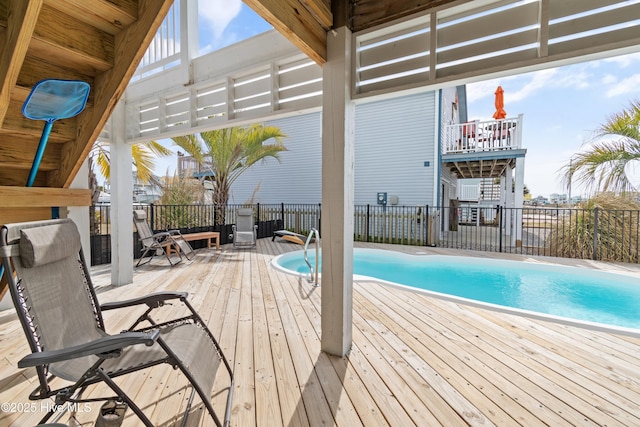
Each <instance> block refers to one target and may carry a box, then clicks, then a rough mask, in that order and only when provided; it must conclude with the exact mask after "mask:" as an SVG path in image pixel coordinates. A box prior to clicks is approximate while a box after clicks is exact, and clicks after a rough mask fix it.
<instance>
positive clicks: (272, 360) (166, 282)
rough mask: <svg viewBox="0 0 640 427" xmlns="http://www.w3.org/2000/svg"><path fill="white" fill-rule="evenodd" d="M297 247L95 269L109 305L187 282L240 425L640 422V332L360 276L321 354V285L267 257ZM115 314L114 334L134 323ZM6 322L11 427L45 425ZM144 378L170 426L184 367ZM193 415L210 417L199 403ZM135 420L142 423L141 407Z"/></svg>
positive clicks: (12, 325) (2, 365)
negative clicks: (231, 384)
mask: <svg viewBox="0 0 640 427" xmlns="http://www.w3.org/2000/svg"><path fill="white" fill-rule="evenodd" d="M376 246H378V247H379V246H380V245H376ZM386 248H393V249H396V250H403V251H407V252H412V253H415V252H423V253H425V252H426V253H430V252H436V251H434V250H431V249H429V248H416V247H401V246H386ZM297 249H300V246H298V245H294V244H291V243H287V242H285V241H282V240H280V239H278V241H275V242H272V241H271V239H262V240H260V241H259V242H258V246H257V248H256V249H248V250H247V249H240V250H233V249H232V248H231V247H229V246H224V247H223V248H222V251H214V250H207V249H201V250H198V251H197V256H196V258H195V259H194V260H193V261H191V262H183V263H181V264H179V265H177V266H176V267H173V268H170V267H168V266H167V265H166V264H165V263H163V262H162V261H160V259H159V258H158V259H157V260H154V261H153V262H152V263H151V265H146V266H143V267H141V268H139V269H138V270H137V271H136V274H135V279H134V284H133V285H130V286H126V287H122V288H113V287H111V286H110V285H109V281H110V275H109V271H108V268H105V267H102V268H95V269H94V274H93V277H94V280H95V283H96V287H97V290H98V296H99V298H100V300H102V301H108V300H116V299H124V298H127V297H131V296H134V295H142V294H146V293H149V292H153V291H158V290H163V289H170V290H186V291H189V293H190V295H191V296H190V301H191V302H192V303H193V304H194V305H195V306H196V307H198V308H199V311H200V313H201V314H202V315H203V317H204V318H205V319H208V322H209V325H210V328H211V329H212V331H213V332H214V334H216V335H217V336H219V337H220V340H221V344H222V346H223V348H224V351H225V352H226V354H227V357H228V358H229V359H230V362H231V364H232V366H233V368H234V371H235V376H236V388H235V397H234V405H233V416H232V425H234V426H242V427H244V426H253V425H256V426H269V427H272V426H306V425H314V426H315V425H339V426H346V427H352V426H357V425H363V426H377V425H391V426H402V427H404V426H410V425H417V426H436V425H444V426H459V425H460V426H461V425H477V426H489V425H502V426H514V425H526V426H536V425H552V426H561V425H562V426H564V425H576V426H585V425H607V426H637V425H640V406H639V403H638V402H640V351H639V350H640V339H636V338H629V337H624V336H617V335H611V334H607V333H602V332H593V331H589V330H584V329H577V328H572V327H568V326H562V325H558V324H552V323H545V322H541V321H535V320H531V319H527V318H523V317H517V316H512V315H506V314H501V313H496V312H491V311H486V310H482V309H479V308H472V307H468V306H462V305H458V304H454V303H451V302H445V301H442V300H437V299H433V298H429V297H426V296H423V295H419V294H416V293H413V292H409V291H404V290H400V289H396V288H391V287H387V286H384V285H380V284H377V283H373V282H360V283H356V284H355V286H354V318H353V322H354V331H353V349H352V351H351V352H350V354H349V355H348V357H346V358H344V359H342V358H338V357H333V356H329V355H327V354H325V353H322V352H321V351H320V313H319V310H320V289H319V288H313V287H311V286H310V285H308V284H307V283H306V282H305V281H302V282H300V281H299V279H298V278H296V277H294V276H290V275H285V274H283V273H280V272H278V271H276V270H275V269H273V268H271V267H270V266H269V262H270V260H271V259H272V258H273V257H274V256H275V255H277V254H279V253H281V252H284V251H290V250H297ZM437 252H438V253H454V252H447V251H443V250H438V251H437ZM456 253H459V252H456ZM466 254H468V253H466ZM482 255H483V256H495V254H494V255H491V254H482ZM511 258H515V257H511ZM547 260H548V259H547ZM566 262H568V261H565V263H566ZM574 263H575V262H574ZM578 264H583V265H591V266H593V265H594V266H596V267H603V266H604V267H606V268H617V269H622V270H624V269H629V270H633V271H631V273H632V274H636V275H638V276H639V277H640V273H638V269H637V268H636V267H635V266H617V267H616V266H611V265H607V264H602V263H591V262H578ZM108 314H109V315H110V317H107V318H106V323H107V325H108V329H109V330H110V331H118V330H119V328H121V327H122V326H123V325H124V324H126V323H127V322H128V321H129V320H130V319H127V318H122V317H118V318H115V317H113V316H112V313H108ZM0 325H1V328H0V354H1V355H2V356H1V358H0V403H2V404H6V403H8V404H9V406H7V405H3V406H2V413H1V414H0V425H3V426H8V425H11V426H31V425H35V424H37V421H38V420H39V418H40V416H41V412H40V408H43V407H46V404H42V405H41V404H40V402H36V405H37V406H34V405H30V406H23V405H24V404H29V401H28V400H27V395H28V393H29V392H30V391H31V390H32V389H33V388H34V381H35V375H34V371H33V370H30V369H29V370H20V369H18V368H17V367H16V363H17V361H18V360H19V359H20V358H21V357H22V356H24V355H25V354H27V353H28V350H27V345H26V341H25V339H24V338H23V335H22V331H21V328H20V325H19V324H18V322H17V320H16V317H15V314H14V313H13V311H12V310H10V311H4V312H0ZM137 375H138V376H137V379H135V380H132V379H127V380H124V381H123V382H122V384H123V386H126V387H128V389H129V390H130V391H131V394H132V395H135V396H137V397H136V399H137V401H138V403H140V404H141V407H142V408H143V410H145V412H147V413H150V414H151V416H152V418H153V419H154V422H155V423H156V425H158V426H169V425H173V423H174V422H175V416H176V412H178V410H179V408H180V407H182V406H183V405H184V402H185V388H184V386H183V383H182V382H181V378H180V376H179V375H178V373H177V372H176V371H173V370H170V369H167V368H164V367H161V368H154V369H153V370H150V371H148V372H145V373H139V374H137ZM214 401H215V402H216V404H218V405H221V402H218V400H217V399H214ZM49 405H51V403H49ZM97 408H98V404H93V405H91V406H89V407H84V406H81V407H79V409H80V410H79V411H78V412H77V413H76V419H77V420H78V421H79V422H80V423H81V425H82V426H91V425H93V420H95V417H96V415H97V411H98V409H97ZM27 409H28V411H27ZM33 409H35V413H34V412H33ZM221 411H222V409H221ZM190 420H191V423H190V425H210V424H212V423H211V421H210V419H209V418H208V417H206V416H202V410H197V411H195V413H194V416H193V417H192V418H191V419H190ZM61 421H63V422H68V421H69V415H68V414H67V413H65V414H64V415H63V416H62V420H61ZM125 425H130V426H136V425H138V423H137V420H136V419H135V418H134V417H133V416H132V414H131V411H128V416H127V419H126V420H125Z"/></svg>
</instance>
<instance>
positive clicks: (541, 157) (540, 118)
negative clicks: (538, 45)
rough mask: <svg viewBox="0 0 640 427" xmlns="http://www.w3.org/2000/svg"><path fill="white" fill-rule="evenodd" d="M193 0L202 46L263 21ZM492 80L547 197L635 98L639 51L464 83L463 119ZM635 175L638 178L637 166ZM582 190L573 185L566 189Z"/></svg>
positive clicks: (212, 1) (489, 98)
mask: <svg viewBox="0 0 640 427" xmlns="http://www.w3.org/2000/svg"><path fill="white" fill-rule="evenodd" d="M198 1H199V11H198V12H199V16H200V22H199V29H200V34H199V38H200V52H201V53H202V54H204V53H207V52H211V51H213V50H216V49H220V48H222V47H224V46H228V45H229V44H233V43H235V42H238V41H240V40H244V39H247V38H249V37H252V36H254V35H256V34H259V33H262V32H264V31H267V30H269V29H270V28H271V27H270V25H269V24H267V23H266V22H265V21H264V20H263V19H262V18H261V17H260V16H258V15H257V14H255V13H254V12H253V11H252V10H251V9H250V8H249V7H248V6H246V5H245V4H244V3H242V1H241V0H198ZM498 85H501V86H502V88H503V89H504V98H505V110H506V111H507V114H508V117H516V116H518V114H523V115H524V118H523V120H524V122H523V146H524V148H526V149H527V156H526V161H525V184H526V185H527V186H528V187H529V189H530V191H531V193H532V195H533V196H534V197H535V196H538V195H543V196H546V197H548V196H549V195H550V194H551V193H566V192H567V191H566V189H565V188H563V187H562V185H561V181H560V174H559V173H558V171H559V169H560V168H561V167H562V166H563V165H565V164H566V163H568V162H569V159H570V157H571V155H572V154H574V153H576V152H578V151H580V150H581V149H582V148H583V145H584V144H585V143H586V142H588V140H589V139H590V137H591V135H592V133H593V131H594V130H595V129H596V128H597V127H598V126H599V125H600V124H601V123H603V122H604V121H605V120H606V119H607V117H608V116H609V115H611V114H613V113H616V112H618V111H621V110H622V109H623V108H625V107H626V106H628V105H629V102H630V101H631V100H633V99H640V54H631V55H626V56H622V57H617V58H610V59H605V60H598V61H591V62H586V63H581V64H574V65H570V66H565V67H560V68H556V69H549V70H543V71H537V72H533V73H527V74H522V75H517V76H510V77H503V78H499V79H492V80H487V81H483V82H479V83H471V84H468V85H467V98H468V111H469V119H470V120H474V119H478V120H489V119H491V116H492V114H493V112H494V111H495V107H494V92H495V89H496V87H497V86H498ZM172 149H174V150H175V147H172ZM158 163H159V164H158V168H156V171H157V172H158V173H159V174H164V173H166V171H167V167H169V169H170V170H174V169H175V159H172V160H171V164H170V165H168V164H167V163H166V162H165V161H164V160H163V161H160V162H158ZM639 172H640V169H639ZM635 175H637V176H638V180H637V182H638V183H639V184H640V173H638V174H635ZM582 193H584V190H583V189H580V188H578V187H577V186H575V185H574V187H573V188H572V195H579V194H582Z"/></svg>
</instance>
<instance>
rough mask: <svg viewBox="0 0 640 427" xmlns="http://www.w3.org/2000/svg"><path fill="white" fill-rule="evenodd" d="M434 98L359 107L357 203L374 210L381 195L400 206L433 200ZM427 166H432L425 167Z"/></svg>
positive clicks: (413, 97) (426, 95) (431, 95)
mask: <svg viewBox="0 0 640 427" xmlns="http://www.w3.org/2000/svg"><path fill="white" fill-rule="evenodd" d="M434 97H435V92H427V93H421V94H417V95H411V96H405V97H401V98H393V99H386V100H383V101H377V102H372V103H369V104H361V105H358V106H357V108H356V144H355V159H356V160H355V203H356V204H376V202H377V200H376V196H377V193H378V192H386V193H387V196H388V198H387V203H388V204H390V201H391V196H392V195H393V196H397V198H398V205H401V206H411V205H426V204H430V203H431V202H432V200H433V189H434V185H433V180H434V179H435V176H436V175H435V174H436V170H437V164H436V163H435V162H434V158H435V154H434V150H435V143H436V140H437V134H436V129H435V126H434V125H435V121H434V119H433V117H434V114H435V105H436V104H435V101H434ZM425 162H429V166H425Z"/></svg>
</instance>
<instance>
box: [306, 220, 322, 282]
mask: <svg viewBox="0 0 640 427" xmlns="http://www.w3.org/2000/svg"><path fill="white" fill-rule="evenodd" d="M314 234H315V236H316V268H315V270H314V268H313V267H312V266H311V263H310V262H309V256H308V254H307V251H308V249H309V243H310V242H311V238H312V237H313V235H314ZM319 252H320V234H318V230H316V229H315V228H312V229H311V231H310V232H309V236H307V241H306V242H305V244H304V262H306V263H307V266H308V267H309V271H310V274H309V283H312V282H314V271H315V283H314V284H313V286H320V283H318V262H319V260H320V256H319Z"/></svg>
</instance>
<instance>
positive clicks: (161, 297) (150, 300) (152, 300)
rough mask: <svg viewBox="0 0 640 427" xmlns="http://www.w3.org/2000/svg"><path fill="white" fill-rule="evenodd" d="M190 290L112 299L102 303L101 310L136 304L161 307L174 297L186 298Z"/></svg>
mask: <svg viewBox="0 0 640 427" xmlns="http://www.w3.org/2000/svg"><path fill="white" fill-rule="evenodd" d="M188 295H189V293H188V292H156V293H153V294H149V295H145V296H142V297H138V298H132V299H128V300H124V301H111V302H105V303H104V304H100V309H101V310H103V311H104V310H113V309H116V308H124V307H132V306H136V305H141V304H146V305H148V306H149V307H160V306H161V305H163V304H164V302H165V301H168V300H172V299H179V300H186V299H187V296H188Z"/></svg>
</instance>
